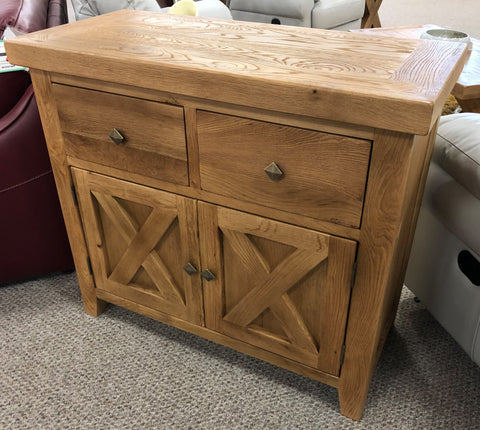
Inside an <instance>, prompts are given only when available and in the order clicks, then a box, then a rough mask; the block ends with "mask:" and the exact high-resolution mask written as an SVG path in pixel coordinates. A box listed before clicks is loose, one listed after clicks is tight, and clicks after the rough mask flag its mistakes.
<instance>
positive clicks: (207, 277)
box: [200, 269, 217, 282]
mask: <svg viewBox="0 0 480 430" xmlns="http://www.w3.org/2000/svg"><path fill="white" fill-rule="evenodd" d="M200 276H201V277H202V278H203V279H205V280H206V281H208V282H210V281H213V280H214V279H217V277H216V276H215V273H213V272H212V271H211V270H209V269H207V270H204V271H203V272H202V273H200Z"/></svg>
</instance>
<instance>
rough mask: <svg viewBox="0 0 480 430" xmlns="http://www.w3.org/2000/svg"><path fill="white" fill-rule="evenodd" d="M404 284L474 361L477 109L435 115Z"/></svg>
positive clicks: (477, 326) (479, 182) (479, 315)
mask: <svg viewBox="0 0 480 430" xmlns="http://www.w3.org/2000/svg"><path fill="white" fill-rule="evenodd" d="M405 284H406V285H407V287H408V288H409V289H410V290H412V291H413V293H414V294H415V295H416V296H417V297H418V298H419V299H420V300H421V302H422V303H423V304H424V305H425V306H426V308H427V309H428V310H429V311H430V313H431V314H432V315H433V316H434V317H435V318H436V319H437V320H438V321H439V322H440V324H441V325H442V326H443V327H444V328H445V329H446V330H447V331H448V332H449V333H450V334H451V335H452V336H453V338H454V339H455V340H456V341H457V342H458V343H459V344H460V345H461V346H462V348H463V349H464V350H465V351H466V352H467V354H468V355H469V356H470V357H471V358H472V360H474V361H475V362H476V363H477V364H478V365H480V114H478V113H460V114H454V115H448V116H444V117H442V118H441V119H440V125H439V128H438V133H437V138H436V142H435V149H434V152H433V157H432V162H431V164H430V170H429V173H428V179H427V184H426V188H425V193H424V198H423V202H422V206H421V209H420V215H419V220H418V224H417V229H416V232H415V238H414V242H413V248H412V252H411V256H410V260H409V264H408V269H407V275H406V280H405Z"/></svg>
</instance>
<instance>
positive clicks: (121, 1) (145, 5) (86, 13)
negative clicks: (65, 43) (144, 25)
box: [72, 0, 232, 21]
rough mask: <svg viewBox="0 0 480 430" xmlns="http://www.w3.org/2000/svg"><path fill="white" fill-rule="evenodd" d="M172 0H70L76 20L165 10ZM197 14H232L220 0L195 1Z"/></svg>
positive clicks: (221, 15) (219, 15)
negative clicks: (121, 12) (119, 12)
mask: <svg viewBox="0 0 480 430" xmlns="http://www.w3.org/2000/svg"><path fill="white" fill-rule="evenodd" d="M172 3H173V1H172V0H72V6H73V9H74V11H75V17H76V19H77V21H79V20H81V19H85V18H91V17H93V16H96V15H102V14H104V13H108V12H113V11H115V10H120V9H135V10H146V11H151V12H166V11H168V9H169V8H168V7H164V6H169V5H171V4H172ZM197 9H198V15H199V16H203V17H208V18H217V19H232V15H231V14H230V11H229V10H228V8H227V6H225V5H224V4H223V3H222V2H221V1H220V0H199V1H197Z"/></svg>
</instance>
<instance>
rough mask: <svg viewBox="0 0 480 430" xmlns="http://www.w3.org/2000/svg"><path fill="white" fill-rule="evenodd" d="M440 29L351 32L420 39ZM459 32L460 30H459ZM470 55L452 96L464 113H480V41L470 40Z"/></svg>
mask: <svg viewBox="0 0 480 430" xmlns="http://www.w3.org/2000/svg"><path fill="white" fill-rule="evenodd" d="M434 28H441V27H439V26H438V25H433V24H426V25H416V26H408V27H385V28H373V29H365V30H352V31H359V32H362V33H369V34H375V35H381V36H386V37H410V38H420V36H421V35H422V33H424V32H425V31H426V30H429V29H434ZM459 30H461V28H460V29H459ZM469 50H470V55H469V58H468V60H467V62H466V63H465V67H464V68H463V71H462V73H461V74H460V76H459V78H458V80H457V82H456V84H455V86H454V87H453V90H452V94H453V95H454V96H455V98H456V99H457V101H458V103H459V104H460V106H461V108H462V110H463V111H465V112H480V40H479V39H475V38H473V37H472V38H471V44H470V46H469Z"/></svg>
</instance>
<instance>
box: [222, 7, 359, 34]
mask: <svg viewBox="0 0 480 430" xmlns="http://www.w3.org/2000/svg"><path fill="white" fill-rule="evenodd" d="M227 6H229V7H230V11H231V13H232V16H233V19H236V20H241V21H254V22H263V23H270V24H283V25H296V26H300V27H313V28H323V29H330V30H345V31H346V30H351V29H359V28H360V26H361V21H362V17H363V14H364V11H365V0H282V1H278V0H261V1H259V0H229V1H227Z"/></svg>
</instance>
